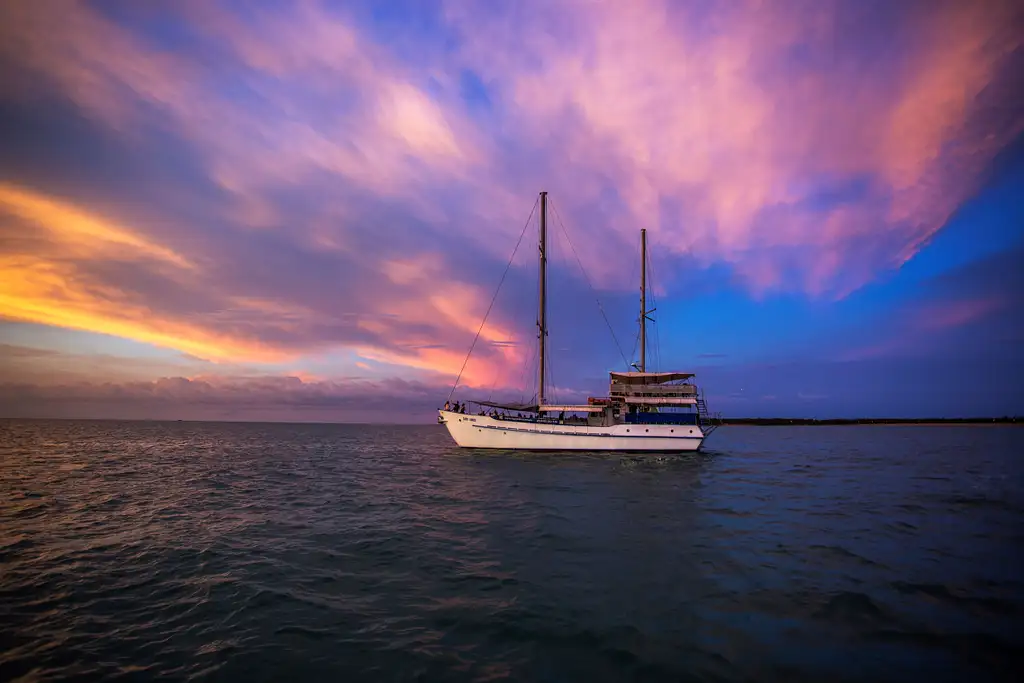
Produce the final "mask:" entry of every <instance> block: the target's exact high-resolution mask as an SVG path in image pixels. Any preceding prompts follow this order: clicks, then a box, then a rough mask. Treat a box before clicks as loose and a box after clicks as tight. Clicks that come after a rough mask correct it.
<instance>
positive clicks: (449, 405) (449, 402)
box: [444, 401, 452, 410]
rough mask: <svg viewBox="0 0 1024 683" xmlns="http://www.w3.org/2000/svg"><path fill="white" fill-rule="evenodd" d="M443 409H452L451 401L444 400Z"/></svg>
mask: <svg viewBox="0 0 1024 683" xmlns="http://www.w3.org/2000/svg"><path fill="white" fill-rule="evenodd" d="M444 409H445V410H451V409H452V404H451V401H445V402H444Z"/></svg>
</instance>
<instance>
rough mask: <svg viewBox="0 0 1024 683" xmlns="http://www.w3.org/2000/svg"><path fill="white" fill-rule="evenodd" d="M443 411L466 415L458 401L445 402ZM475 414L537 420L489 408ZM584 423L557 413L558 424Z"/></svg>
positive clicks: (498, 417) (464, 408)
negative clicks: (487, 410)
mask: <svg viewBox="0 0 1024 683" xmlns="http://www.w3.org/2000/svg"><path fill="white" fill-rule="evenodd" d="M444 409H445V410H446V411H451V412H453V413H461V414H463V415H465V414H466V404H465V403H459V402H458V401H455V402H454V403H452V402H450V401H445V402H444ZM477 414H478V415H480V416H481V417H483V416H486V417H491V418H494V419H495V420H516V419H518V420H529V419H532V420H534V421H536V420H537V418H536V417H533V418H531V416H529V415H523V414H522V413H515V414H513V413H505V412H501V411H499V410H498V409H497V408H491V410H490V412H484V411H483V410H481V411H480V412H479V413H477ZM586 422H587V418H585V417H580V416H578V415H570V416H569V417H566V415H565V411H564V410H563V411H562V412H561V413H559V415H558V423H559V424H573V423H581V424H586Z"/></svg>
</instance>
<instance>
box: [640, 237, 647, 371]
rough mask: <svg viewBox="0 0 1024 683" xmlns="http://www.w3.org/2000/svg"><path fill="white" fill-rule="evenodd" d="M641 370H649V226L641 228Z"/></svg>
mask: <svg viewBox="0 0 1024 683" xmlns="http://www.w3.org/2000/svg"><path fill="white" fill-rule="evenodd" d="M640 372H647V228H641V229H640Z"/></svg>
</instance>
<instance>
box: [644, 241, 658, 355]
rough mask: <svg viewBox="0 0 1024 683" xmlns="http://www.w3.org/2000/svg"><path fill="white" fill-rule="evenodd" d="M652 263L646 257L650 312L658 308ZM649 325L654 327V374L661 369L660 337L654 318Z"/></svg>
mask: <svg viewBox="0 0 1024 683" xmlns="http://www.w3.org/2000/svg"><path fill="white" fill-rule="evenodd" d="M653 265H654V261H652V260H651V258H650V256H648V257H647V282H648V284H649V285H650V287H649V289H650V293H651V310H652V311H653V310H655V309H656V308H658V297H657V295H656V294H655V293H654V290H655V289H656V288H655V286H654V268H653ZM651 324H652V325H654V348H653V349H652V353H651V357H652V358H653V359H654V367H655V372H657V371H658V369H660V367H661V337H659V336H658V325H657V321H656V320H655V319H654V318H651Z"/></svg>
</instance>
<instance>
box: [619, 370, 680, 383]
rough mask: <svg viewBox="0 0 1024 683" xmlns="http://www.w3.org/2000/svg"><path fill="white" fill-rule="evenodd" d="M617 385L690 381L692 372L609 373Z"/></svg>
mask: <svg viewBox="0 0 1024 683" xmlns="http://www.w3.org/2000/svg"><path fill="white" fill-rule="evenodd" d="M608 374H609V375H610V376H611V381H612V382H613V383H615V384H664V383H665V382H675V381H676V380H681V379H690V378H691V377H693V376H694V375H693V373H692V372H609V373H608Z"/></svg>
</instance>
